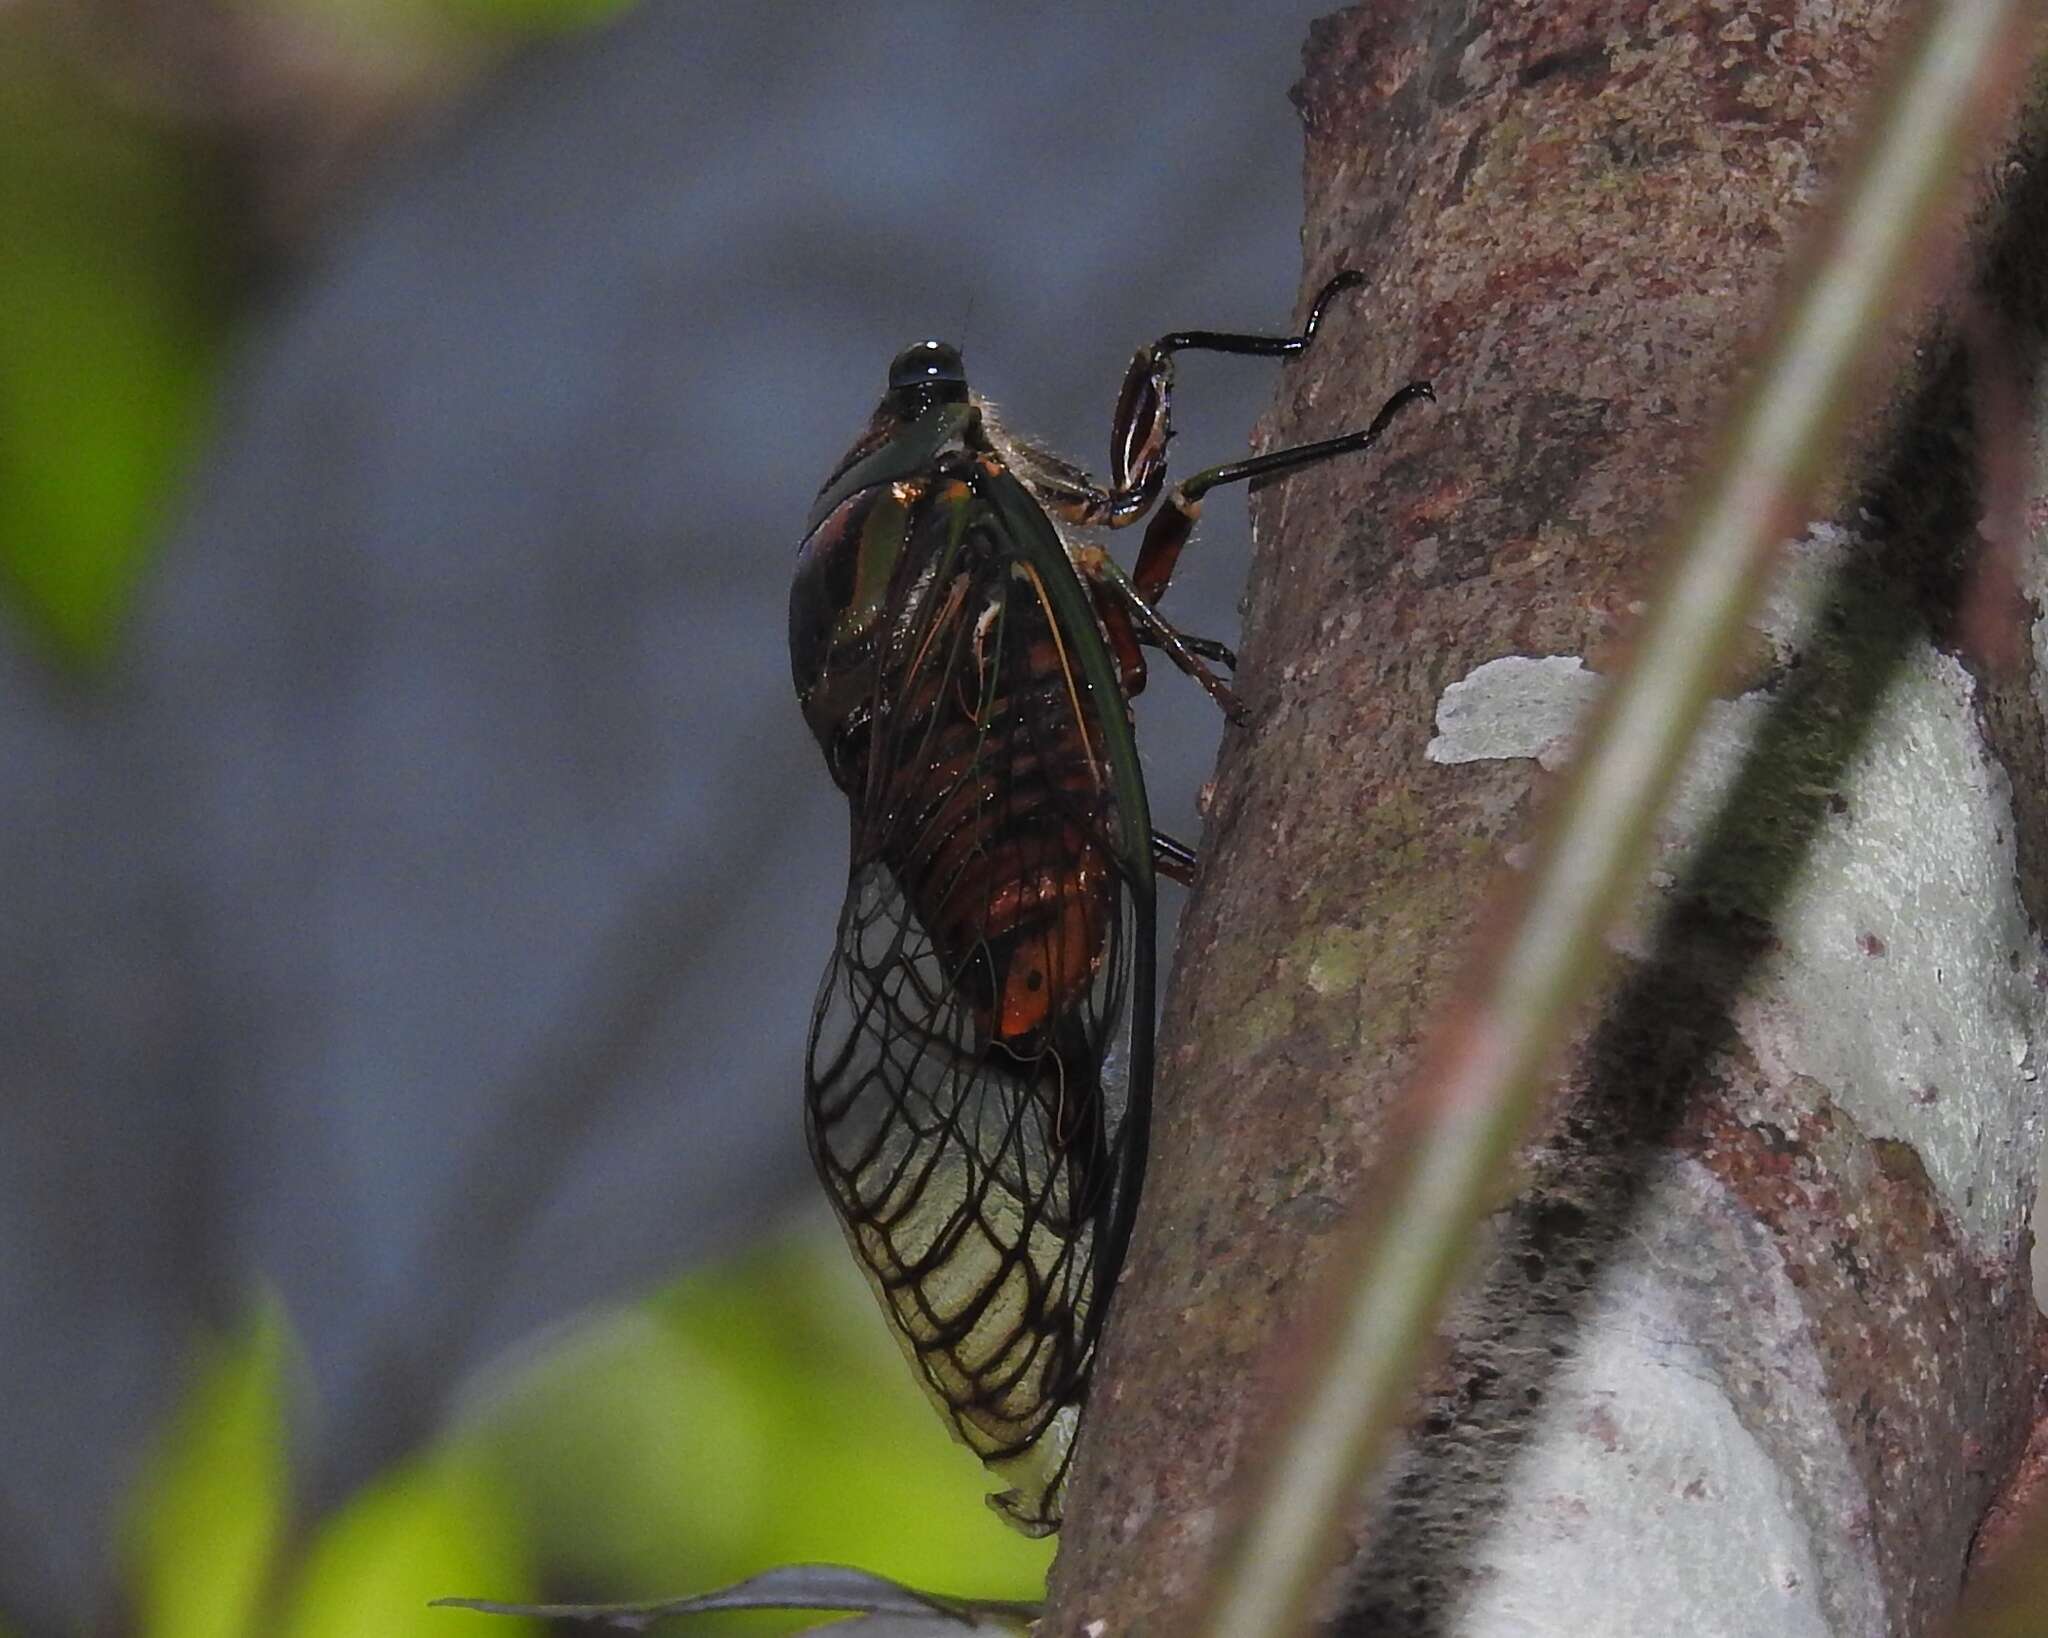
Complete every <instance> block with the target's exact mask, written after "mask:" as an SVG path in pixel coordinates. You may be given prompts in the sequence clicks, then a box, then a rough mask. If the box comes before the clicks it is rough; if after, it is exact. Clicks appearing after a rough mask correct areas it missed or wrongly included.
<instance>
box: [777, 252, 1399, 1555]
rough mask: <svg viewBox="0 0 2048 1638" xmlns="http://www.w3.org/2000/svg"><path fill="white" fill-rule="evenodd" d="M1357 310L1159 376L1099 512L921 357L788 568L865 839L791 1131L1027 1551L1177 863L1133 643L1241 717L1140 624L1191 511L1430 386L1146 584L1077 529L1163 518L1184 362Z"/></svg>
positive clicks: (1140, 374) (1167, 639) (1109, 1192)
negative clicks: (1154, 819)
mask: <svg viewBox="0 0 2048 1638" xmlns="http://www.w3.org/2000/svg"><path fill="white" fill-rule="evenodd" d="M1346 282H1350V281H1348V280H1340V281H1337V282H1335V283H1333V285H1332V286H1331V287H1329V289H1326V291H1325V294H1324V297H1323V298H1322V299H1321V300H1319V301H1318V303H1317V306H1316V309H1315V312H1314V314H1313V315H1312V317H1311V321H1310V325H1309V327H1308V329H1307V330H1306V331H1305V332H1304V334H1303V335H1302V336H1300V337H1290V338H1261V337H1244V336H1218V335H1212V334H1208V333H1203V332H1197V333H1193V334H1190V335H1183V336H1173V337H1167V338H1164V339H1163V340H1162V341H1161V342H1159V343H1157V344H1155V345H1154V346H1153V347H1151V348H1148V349H1145V350H1143V351H1141V352H1140V353H1139V354H1138V356H1137V358H1136V360H1135V361H1134V362H1133V364H1132V369H1131V374H1130V377H1129V378H1128V379H1127V381H1126V384H1125V389H1124V393H1123V396H1122V399H1121V400H1120V407H1119V414H1118V426H1117V429H1116V430H1117V443H1116V448H1117V450H1118V456H1117V459H1116V462H1115V466H1114V478H1113V483H1112V486H1111V487H1109V488H1107V489H1105V488H1102V487H1099V486H1097V485H1096V484H1095V483H1094V482H1093V481H1092V480H1091V479H1089V478H1088V477H1087V475H1086V474H1085V473H1082V472H1080V471H1079V470H1078V469H1077V468H1074V467H1072V466H1069V465H1068V464H1067V463H1065V462H1063V461H1060V460H1059V459H1058V458H1057V457H1054V456H1052V455H1050V454H1048V453H1046V452H1045V451H1042V450H1039V449H1037V448H1035V447H1033V446H1031V445H1028V444H1025V443H1023V442H1021V441H1020V440H1016V439H1013V438H1011V437H1009V436H1007V435H1006V434H1005V433H1003V431H1002V430H1001V428H1000V427H999V426H998V425H997V424H996V422H995V421H994V419H993V418H992V417H991V416H990V415H989V414H988V413H987V411H986V408H985V406H983V405H982V404H980V403H979V402H978V401H977V400H975V399H973V398H972V397H971V396H970V394H969V393H968V390H967V383H966V377H965V374H964V372H963V370H962V368H961V364H960V358H959V355H958V353H957V352H955V351H954V350H953V349H952V348H950V347H946V346H944V345H943V344H941V343H936V342H926V343H922V344H920V345H919V346H916V347H913V348H910V349H909V350H907V351H906V352H905V353H903V354H902V355H901V356H900V357H899V358H898V359H897V360H896V363H895V365H894V367H893V368H892V370H891V372H890V382H889V390H888V393H887V394H886V395H885V397H884V398H883V400H882V403H881V405H880V407H879V408H878V409H877V410H876V412H875V414H874V417H873V418H872V420H871V421H870V422H869V425H868V427H867V429H866V431H865V432H864V433H863V434H862V436H861V438H860V439H859V440H858V441H857V442H856V443H855V445H854V447H853V448H852V449H851V450H850V451H849V452H848V453H847V455H846V456H845V458H844V459H843V460H842V461H841V462H840V464H839V467H838V469H837V470H836V471H835V472H834V473H833V475H832V477H831V478H830V479H828V480H827V482H826V485H825V488H824V490H823V492H822V493H821V494H820V496H819V499H818V502H817V505H816V507H815V508H814V509H813V512H812V515H811V522H810V528H809V531H808V533H807V534H806V536H805V540H804V543H803V547H802V549H801V551H800V553H799V556H798V562H797V572H796V580H795V584H794V586H793V588H792V591H791V597H790V651H791V657H792V662H793V667H794V670H795V674H796V686H797V694H798V697H799V699H800V700H801V702H802V704H803V709H804V716H805V720H806V721H807V722H808V723H809V725H810V727H811V730H812V732H813V733H814V734H815V735H816V737H817V740H818V743H819V745H820V746H821V748H822V749H823V750H824V753H825V759H826V763H827V766H828V767H829V768H830V770H831V773H832V777H833V779H834V780H835V782H836V783H837V784H838V786H839V788H840V789H841V790H842V791H843V792H844V793H845V794H846V796H847V798H848V800H849V802H850V804H851V813H852V840H851V866H850V870H849V878H848V883H847V894H846V903H845V907H844V909H843V910H842V912H841V915H840V921H839V929H838V935H837V938H836V941H835V943H834V947H833V953H832V959H831V962H830V964H829V965H828V966H827V968H826V972H825V978H824V983H823V985H822V987H821V989H820V992H819V996H818V1002H817V1007H816V1010H815V1012H814V1014H813V1019H812V1025H811V1039H810V1048H809V1054H808V1061H807V1066H806V1075H805V1111H806V1118H805V1129H806V1133H807V1136H808V1138H809V1141H810V1147H811V1154H812V1158H813V1160H814V1161H815V1162H816V1164H817V1168H818V1173H819V1175H820V1177H821V1178H822V1179H823V1180H824V1182H825V1185H826V1188H827V1190H828V1191H829V1192H830V1194H831V1197H832V1200H833V1204H834V1205H835V1206H836V1207H837V1209H838V1213H839V1217H840V1220H841V1223H842V1225H843V1226H844V1228H845V1230H846V1234H847V1237H848V1239H849V1241H850V1242H851V1244H852V1246H853V1249H854V1252H855V1254H856V1256H857V1257H858V1259H859V1261H860V1263H861V1266H862V1267H863V1269H864V1270H865V1271H866V1273H867V1276H868V1278H869V1281H870V1283H871V1284H872V1285H873V1286H874V1288H875V1290H876V1293H877V1295H878V1296H879V1297H880V1299H881V1302H882V1306H883V1308H884V1311H885V1312H886V1313H887V1314H888V1316H889V1319H890V1322H891V1324H892V1326H893V1328H894V1330H895V1332H896V1335H897V1338H898V1340H899V1341H900V1342H901V1343H902V1345H903V1347H904V1350H905V1352H906V1353H907V1354H908V1356H909V1358H910V1360H911V1363H912V1365H913V1367H914V1368H915V1370H916V1372H917V1375H918V1379H919V1381H920V1382H921V1383H922V1384H923V1386H924V1387H925V1389H926V1391H927V1392H928V1393H929V1394H930V1395H931V1397H932V1398H933V1399H934V1401H935V1402H936V1403H937V1404H938V1406H939V1408H940V1409H941V1411H942V1412H944V1414H945V1415H946V1417H947V1419H948V1421H949V1422H950V1423H951V1425H952V1427H953V1429H954V1431H955V1432H956V1433H957V1434H958V1435H959V1437H960V1438H961V1439H963V1440H964V1441H965V1442H966V1443H967V1444H968V1445H969V1446H970V1447H971V1448H972V1449H973V1450H974V1451H975V1452H976V1453H977V1454H978V1455H979V1456H980V1457H981V1459H982V1460H983V1461H984V1462H985V1463H986V1464H987V1465H988V1466H989V1467H990V1468H991V1469H992V1470H994V1471H995V1472H996V1473H997V1474H998V1475H999V1476H1000V1477H1002V1478H1003V1479H1004V1480H1005V1481H1007V1483H1008V1484H1009V1486H1010V1488H1009V1489H1008V1490H1006V1491H1004V1492H1003V1493H1002V1494H1000V1495H997V1496H993V1497H991V1498H990V1500H991V1501H992V1502H993V1503H994V1504H995V1505H996V1507H997V1508H998V1510H999V1511H1001V1512H1003V1513H1004V1514H1005V1515H1006V1516H1007V1517H1008V1518H1009V1519H1010V1520H1011V1521H1012V1522H1013V1523H1015V1524H1016V1525H1018V1526H1019V1527H1020V1528H1021V1529H1024V1530H1025V1531H1027V1532H1029V1533H1032V1534H1040V1533H1043V1532H1045V1531H1047V1530H1051V1529H1053V1528H1056V1527H1057V1525H1058V1523H1059V1519H1060V1509H1061V1502H1062V1492H1063V1488H1064V1484H1065V1479H1066V1472H1067V1467H1068V1463H1069V1461H1070V1458H1071V1452H1072V1444H1073V1438H1074V1433H1075V1429H1076V1424H1077V1419H1078V1416H1079V1412H1080V1407H1081V1404H1082V1401H1083V1398H1084V1396H1085V1394H1086V1391H1087V1386H1088V1380H1089V1373H1090V1369H1091V1367H1092V1365H1093V1361H1094V1357H1095V1353H1096V1349H1097V1345H1098V1342H1099V1339H1100V1336H1101V1332H1102V1325H1103V1320H1104V1317H1105V1315H1106V1313H1107V1310H1108V1305H1109V1298H1110V1294H1111V1291H1112V1289H1113V1287H1114V1284H1115V1280H1116V1276H1117V1271H1118V1269H1119V1267H1120V1265H1121V1262H1122V1258H1123V1253H1124V1248H1125V1245H1126V1242H1127V1241H1128V1239H1129V1235H1130V1229H1131V1222H1132V1217H1133V1214H1134V1212H1135V1210H1136V1205H1137V1198H1138V1191H1139V1186H1140V1182H1141V1179H1142V1175H1143V1170H1144V1162H1145V1144H1146V1122H1147V1113H1148V1109H1149V1100H1150V1095H1151V1074H1152V1028H1153V989H1154V985H1153V964H1154V959H1155V957H1154V861H1155V858H1156V859H1157V860H1158V861H1159V866H1160V868H1161V869H1165V870H1168V871H1169V872H1170V873H1172V874H1174V875H1177V876H1185V875H1186V874H1187V873H1188V871H1189V870H1190V869H1191V866H1192V856H1191V855H1190V854H1188V853H1187V851H1186V850H1185V849H1184V848H1182V847H1180V846H1179V844H1177V843H1173V842H1171V841H1170V840H1168V839H1166V838H1163V837H1157V836H1155V835H1154V833H1153V831H1152V828H1151V820H1150V817H1149V814H1148V812H1147V807H1146V800H1145V787H1144V781H1143V779H1142V777H1141V776H1140V773H1139V768H1138V758H1137V749H1136V745H1135V742H1134V740H1133V737H1132V730H1131V719H1130V708H1129V695H1130V694H1131V693H1134V692H1135V691H1136V690H1137V689H1138V688H1140V687H1141V686H1142V685H1143V681H1144V666H1143V661H1142V659H1141V657H1140V655H1139V644H1140V643H1149V644H1152V645H1154V646H1157V647H1160V648H1162V649H1164V650H1165V651H1166V652H1167V653H1168V654H1170V655H1171V656H1172V657H1173V658H1174V660H1175V661H1176V663H1178V664H1180V665H1181V666H1183V668H1185V669H1188V670H1190V671H1192V672H1193V673H1194V674H1196V675H1197V676H1198V677H1199V678H1200V679H1201V680H1203V682H1204V683H1205V685H1206V686H1208V687H1209V688H1210V690H1211V692H1212V693H1214V694H1215V695H1216V696H1217V698H1218V699H1219V701H1221V702H1222V703H1223V704H1224V705H1225V706H1226V708H1228V709H1231V710H1233V711H1235V710H1236V702H1235V700H1234V698H1233V697H1232V696H1231V694H1230V692H1229V690H1228V688H1227V687H1225V686H1224V685H1223V684H1222V683H1221V682H1220V681H1219V680H1218V679H1217V678H1216V677H1215V676H1214V674H1213V673H1211V672H1210V671H1209V669H1208V667H1207V666H1206V665H1205V664H1204V663H1203V661H1204V659H1219V660H1222V661H1224V662H1226V663H1227V662H1228V660H1229V651H1228V650H1227V649H1224V648H1222V647H1221V645H1218V644H1213V643H1204V642H1202V641H1200V640H1198V639H1188V638H1183V637H1182V636H1181V634H1179V633H1178V632H1175V631H1174V630H1173V629H1172V628H1171V627H1170V626H1168V625H1167V624H1166V623H1165V622H1164V621H1163V620H1162V619H1161V618H1160V617H1159V615H1158V614H1157V612H1156V610H1155V609H1154V608H1153V607H1152V605H1153V603H1155V602H1156V601H1157V599H1158V597H1159V596H1160V595H1161V594H1162V593H1163V592H1164V590H1165V588H1166V582H1167V580H1168V579H1169V578H1170V576H1171V572H1172V566H1173V561H1174V558H1175V556H1176V555H1177V553H1178V551H1179V549H1180V547H1181V545H1182V543H1183V542H1184V541H1185V540H1186V538H1187V534H1188V531H1189V529H1190V527H1191V526H1192V523H1193V520H1194V517H1195V514H1196V512H1197V511H1198V509H1199V507H1198V502H1199V496H1200V494H1201V493H1202V492H1203V491H1204V490H1205V489H1207V488H1209V487H1213V486H1214V485H1215V484H1216V483H1219V482H1230V481H1235V480H1237V479H1239V478H1243V477H1251V476H1256V475H1260V474H1262V473H1266V472H1273V471H1280V470H1285V469H1286V468H1287V467H1288V466H1291V465H1298V464H1301V463H1302V462H1303V461H1306V460H1313V459H1319V458H1321V457H1322V456H1324V455H1328V454H1336V453H1341V452H1342V451H1343V450H1346V449H1357V448H1364V447H1366V446H1367V445H1369V444H1370V443H1371V442H1372V441H1373V440H1374V439H1376V438H1377V436H1378V434H1379V431H1380V429H1381V428H1382V427H1383V426H1384V424H1385V422H1386V421H1387V420H1388V419H1390V418H1391V415H1392V413H1393V412H1394V411H1395V410H1397V409H1398V407H1399V405H1400V403H1403V402H1406V401H1407V399H1408V398H1409V397H1412V396H1416V395H1418V394H1419V395H1423V396H1426V395H1427V392H1428V389H1427V388H1426V387H1423V386H1419V385H1418V386H1417V387H1414V388H1409V389H1404V391H1403V393H1402V394H1399V395H1397V398H1396V402H1394V403H1392V404H1390V405H1389V407H1388V409H1387V410H1386V411H1383V412H1382V415H1381V417H1380V419H1379V420H1377V421H1376V422H1375V423H1374V425H1373V427H1372V428H1371V429H1369V430H1368V431H1367V432H1365V433H1359V434H1352V435H1350V436H1349V437H1347V438H1345V439H1333V440H1330V441H1329V442H1328V443H1326V444H1321V445H1314V446H1308V447H1306V448H1304V449H1302V450H1284V451H1279V452H1276V453H1275V454H1273V455H1266V456H1260V457H1255V458H1254V459H1253V460H1251V461H1248V462H1242V463H1238V464H1237V465H1236V466H1233V467H1230V468H1218V469H1214V470H1212V471H1211V472H1208V473H1204V474H1199V475H1198V476H1197V477H1196V478H1194V479H1191V480H1189V481H1188V482H1187V483H1184V484H1182V485H1181V486H1179V487H1178V488H1177V489H1175V490H1174V491H1173V493H1172V495H1171V496H1170V497H1169V505H1168V506H1166V507H1164V508H1161V509H1160V511H1159V512H1158V513H1156V514H1155V516H1154V520H1153V523H1152V525H1151V526H1150V528H1149V529H1148V531H1147V535H1146V540H1145V545H1144V548H1143V550H1142V551H1141V553H1140V557H1139V566H1138V572H1137V574H1136V576H1135V577H1134V578H1126V577H1125V576H1124V575H1123V574H1122V573H1121V571H1119V570H1117V569H1116V567H1115V565H1114V564H1113V563H1112V562H1111V561H1110V560H1109V559H1108V557H1107V555H1106V554H1105V553H1103V552H1101V551H1100V550H1099V549H1097V548H1094V547H1089V546H1086V545H1083V544H1082V543H1081V542H1080V541H1079V540H1078V538H1076V537H1074V536H1072V534H1071V533H1070V531H1071V530H1073V529H1075V528H1078V527H1085V526H1089V525H1095V524H1104V525H1107V526H1109V527H1112V528H1114V527H1118V526H1120V525H1121V524H1124V523H1128V522H1130V521H1132V520H1133V519H1134V518H1136V517H1138V516H1139V515H1141V514H1142V513H1144V512H1145V511H1146V510H1147V509H1148V508H1149V507H1150V506H1151V504H1152V502H1153V501H1154V500H1156V499H1157V497H1158V494H1159V491H1160V489H1161V487H1162V479H1163V474H1164V451H1165V446H1166V440H1167V437H1168V435H1169V430H1170V429H1169V428H1168V426H1167V420H1166V417H1167V403H1168V396H1169V388H1170V384H1171V356H1172V354H1173V352H1174V351H1176V350H1178V349H1182V348H1187V347H1210V348H1213V349H1216V350H1224V351H1232V350H1234V351H1289V350H1297V349H1298V348H1299V347H1300V346H1301V345H1302V344H1303V343H1305V341H1306V339H1307V336H1308V335H1309V334H1312V333H1313V330H1314V327H1315V322H1316V320H1317V319H1319V318H1320V316H1321V313H1322V307H1323V302H1324V301H1326V300H1327V299H1328V296H1329V294H1331V293H1332V292H1333V291H1334V290H1335V289H1337V288H1341V287H1342V285H1343V284H1344V283H1346ZM1055 516H1057V517H1058V518H1059V519H1061V520H1062V522H1061V523H1056V522H1055V521H1054V517H1055ZM1062 524H1064V525H1065V530H1066V531H1067V532H1063V528H1062Z"/></svg>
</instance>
